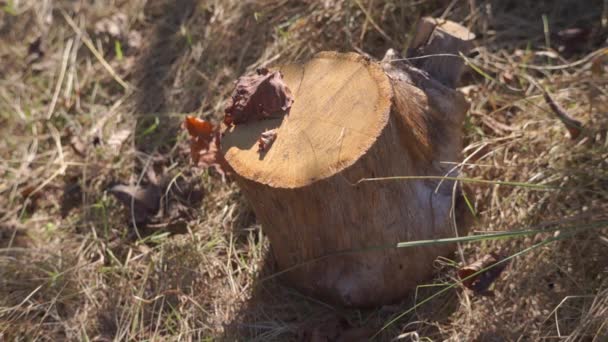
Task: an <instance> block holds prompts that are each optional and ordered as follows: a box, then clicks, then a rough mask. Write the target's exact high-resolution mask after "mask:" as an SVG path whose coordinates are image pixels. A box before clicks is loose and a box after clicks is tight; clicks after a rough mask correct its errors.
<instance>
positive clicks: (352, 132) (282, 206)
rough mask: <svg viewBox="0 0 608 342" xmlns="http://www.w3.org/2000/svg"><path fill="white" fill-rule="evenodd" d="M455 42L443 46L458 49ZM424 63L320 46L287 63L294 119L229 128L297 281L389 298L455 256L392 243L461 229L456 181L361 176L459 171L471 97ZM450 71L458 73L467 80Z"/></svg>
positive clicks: (361, 302) (254, 201)
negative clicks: (270, 134)
mask: <svg viewBox="0 0 608 342" xmlns="http://www.w3.org/2000/svg"><path fill="white" fill-rule="evenodd" d="M432 35H433V33H431V36H432ZM437 39H439V40H441V38H437ZM421 44H425V43H421ZM433 44H438V41H434V42H433ZM448 45H449V47H450V48H449V49H448V50H450V51H447V52H453V51H451V50H453V49H454V48H456V49H461V47H460V46H458V44H452V41H451V40H450V44H448ZM453 60H455V59H445V60H444V62H445V63H451V62H450V61H453ZM459 62H460V60H456V64H457V63H459ZM427 67H429V70H419V69H416V68H415V67H413V66H412V65H409V64H407V63H390V62H387V61H385V62H383V63H379V62H374V61H370V60H369V59H366V58H364V57H362V56H360V55H358V54H353V53H348V54H340V53H335V52H324V53H320V54H318V55H316V56H315V57H314V58H312V59H311V60H310V61H308V62H306V63H304V64H295V65H288V66H282V67H279V69H280V70H281V72H282V73H283V75H284V80H285V82H286V84H287V86H288V87H289V89H291V93H292V94H293V95H294V98H295V102H294V103H293V105H292V108H291V111H290V112H289V113H288V114H286V115H282V116H277V117H275V118H268V119H264V120H259V121H252V122H247V123H244V124H242V125H236V126H233V127H231V128H229V129H228V130H227V131H226V133H225V136H224V138H223V140H222V151H223V153H224V155H225V158H226V161H227V162H228V163H229V164H230V166H232V168H233V169H234V171H235V178H236V181H237V182H238V184H239V186H240V187H241V189H242V191H243V194H244V195H245V196H246V197H247V199H248V200H249V202H250V203H251V205H252V207H253V209H254V211H255V213H256V218H257V219H258V221H259V222H261V223H262V227H263V230H264V232H265V233H266V234H267V235H268V237H269V239H270V242H271V249H272V254H273V256H274V258H275V260H276V262H277V265H278V271H285V272H284V274H283V275H282V278H283V279H284V280H286V281H287V282H288V283H289V284H290V285H291V286H294V287H296V288H297V289H299V290H301V291H303V292H305V293H307V294H309V295H312V296H315V297H317V298H321V299H323V300H329V301H331V302H336V303H339V304H343V305H348V306H372V305H379V304H384V303H389V302H392V301H395V300H398V299H400V298H402V297H403V296H404V295H405V294H407V293H408V292H410V291H412V290H413V289H415V288H416V286H418V285H420V284H422V282H424V281H426V280H428V279H429V277H430V276H431V275H432V274H433V261H434V260H435V259H436V258H437V257H438V256H447V255H449V254H450V253H451V252H453V251H454V249H455V246H454V245H445V244H444V245H435V246H427V247H416V248H407V249H396V248H391V246H395V245H396V244H397V243H398V242H403V241H413V240H424V239H438V238H446V237H452V236H455V235H456V234H457V229H456V228H457V227H455V226H454V224H453V222H454V221H455V220H454V216H453V215H452V214H451V213H452V212H453V210H452V209H453V203H456V204H457V208H456V211H455V212H456V213H459V212H460V209H461V198H460V195H459V194H460V192H459V189H458V188H455V186H456V185H455V184H454V182H451V181H444V182H442V183H441V185H440V182H439V180H435V179H424V180H410V181H390V182H384V181H378V182H362V183H357V182H358V181H359V180H361V179H364V178H370V177H371V178H373V177H395V176H445V175H449V176H455V175H457V172H455V171H453V170H451V169H452V167H453V164H446V163H443V162H457V161H459V160H460V153H461V147H462V134H461V129H462V122H463V120H464V116H465V113H466V111H467V109H468V103H467V102H466V101H465V100H464V97H463V96H462V95H461V94H460V93H458V92H457V91H455V90H454V89H452V88H451V87H450V86H446V84H443V82H441V81H439V80H436V79H434V78H433V77H431V76H430V75H432V74H433V73H434V72H436V70H449V67H446V66H445V65H443V64H441V65H437V64H430V65H427ZM450 73H451V75H450V76H449V79H451V80H454V79H455V78H458V77H459V76H460V70H455V71H450ZM450 84H451V83H450ZM270 129H276V132H277V135H276V139H275V141H274V143H273V144H272V145H271V146H270V147H269V148H268V149H266V150H264V151H260V149H259V148H258V145H257V143H256V142H257V141H258V139H259V138H260V136H261V135H262V133H263V132H265V131H267V130H270ZM454 195H456V198H454ZM459 218H460V217H457V219H459ZM459 228H463V227H462V226H461V227H459ZM463 232H464V230H461V232H460V233H463ZM319 258H320V259H319ZM315 259H318V260H316V261H314V262H310V261H311V260H315Z"/></svg>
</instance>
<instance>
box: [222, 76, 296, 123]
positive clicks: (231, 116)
mask: <svg viewBox="0 0 608 342" xmlns="http://www.w3.org/2000/svg"><path fill="white" fill-rule="evenodd" d="M293 101H294V99H293V95H292V94H291V91H290V90H289V88H288V87H287V85H286V84H285V82H284V81H283V75H282V74H281V72H280V71H273V72H271V71H270V70H268V69H266V68H260V69H258V70H257V71H256V74H255V75H251V76H242V77H240V78H239V79H238V80H237V82H236V86H235V89H234V91H233V93H232V98H231V100H230V102H229V103H228V106H227V107H226V110H225V113H226V116H225V117H224V123H225V124H226V125H227V126H231V125H232V124H235V125H238V124H242V123H245V122H247V121H249V120H251V119H253V120H260V119H264V118H268V117H271V116H274V115H280V114H285V113H289V110H290V109H291V105H292V104H293Z"/></svg>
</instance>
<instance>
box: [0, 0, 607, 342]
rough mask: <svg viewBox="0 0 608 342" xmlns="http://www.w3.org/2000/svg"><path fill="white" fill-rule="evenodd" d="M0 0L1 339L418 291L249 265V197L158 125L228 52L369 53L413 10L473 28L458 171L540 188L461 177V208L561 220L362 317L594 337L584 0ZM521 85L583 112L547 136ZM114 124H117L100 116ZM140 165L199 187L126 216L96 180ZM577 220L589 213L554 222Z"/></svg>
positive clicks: (121, 328)
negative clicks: (142, 215) (573, 130)
mask: <svg viewBox="0 0 608 342" xmlns="http://www.w3.org/2000/svg"><path fill="white" fill-rule="evenodd" d="M0 5H1V6H3V7H2V8H3V9H2V12H0V75H1V77H0V132H1V134H2V137H3V138H2V139H0V156H1V159H2V161H1V162H0V168H1V169H0V172H1V173H2V180H1V181H0V194H1V197H0V340H64V339H67V340H97V341H105V340H113V339H116V340H144V339H145V340H216V339H220V340H259V341H266V340H281V341H284V340H297V339H298V338H300V339H304V338H305V337H306V336H310V334H311V332H314V333H317V334H319V333H320V334H323V332H324V331H326V330H327V331H329V333H327V334H326V335H328V334H329V335H330V333H331V330H332V329H334V328H332V325H333V326H335V325H340V324H343V325H344V323H343V322H342V323H341V322H340V321H346V322H347V323H348V325H350V326H354V327H364V328H369V329H372V330H373V331H377V330H379V329H380V328H381V327H383V326H384V325H385V324H386V323H387V322H389V321H390V320H391V319H392V318H394V317H396V316H397V315H399V314H400V313H403V312H406V311H407V310H408V309H409V308H411V307H412V306H413V305H414V303H415V302H414V300H418V301H420V300H422V299H424V298H427V297H429V296H431V295H432V294H433V293H436V292H437V291H438V289H440V288H441V287H425V288H421V289H420V291H418V293H417V295H416V296H414V294H413V295H412V298H408V299H406V300H404V301H403V302H402V303H399V304H397V305H394V306H387V307H383V308H379V309H376V310H365V311H364V310H348V309H342V308H337V307H333V306H331V305H329V304H326V303H320V302H317V301H315V300H314V299H312V298H307V297H304V296H302V295H301V294H299V293H296V292H294V291H293V290H290V289H289V288H286V287H283V286H281V285H280V283H278V282H277V281H276V280H274V279H270V280H267V279H266V278H265V277H267V276H269V275H271V274H272V273H273V272H274V268H273V264H272V261H271V260H270V258H269V257H268V256H267V254H268V243H267V240H266V238H265V237H264V235H263V234H262V232H261V231H260V227H259V226H258V225H256V223H255V218H254V216H253V213H252V212H251V210H250V208H249V207H248V205H247V203H246V202H245V201H244V200H243V198H242V197H241V195H240V194H239V192H238V189H237V187H236V186H235V185H234V184H225V183H223V182H221V178H220V177H219V176H218V175H217V174H216V173H215V172H213V171H206V170H192V169H191V167H190V166H189V165H188V156H187V149H186V144H185V136H184V134H183V133H180V132H179V131H178V128H179V124H180V122H181V120H182V118H183V116H184V115H185V114H186V113H193V114H195V115H198V116H202V117H205V118H208V119H212V120H218V119H219V115H220V113H221V111H222V108H223V101H224V100H225V99H226V98H227V95H228V94H229V92H230V90H231V86H232V81H233V80H234V79H235V78H236V77H238V76H239V75H241V74H242V73H244V72H247V71H250V70H253V69H254V68H256V67H258V66H260V65H267V64H268V65H273V64H277V63H282V62H288V61H293V60H299V59H305V58H307V57H309V56H311V55H312V54H314V53H315V52H317V51H321V50H341V51H349V50H355V51H359V52H361V53H366V54H369V55H371V56H373V57H375V58H380V57H382V55H383V53H384V51H385V50H386V49H387V48H389V47H393V48H397V49H403V48H404V47H405V46H407V42H408V39H409V38H410V34H411V29H412V27H413V24H414V23H415V21H416V19H417V18H418V17H419V16H420V15H433V16H441V15H443V16H445V17H447V18H450V19H453V20H456V21H459V22H462V23H463V24H465V25H467V26H469V27H470V28H471V29H472V30H473V31H474V32H478V33H480V37H479V40H478V48H477V49H476V52H475V54H474V55H473V56H472V57H471V58H470V60H469V62H470V63H472V64H474V65H475V66H476V68H478V69H479V70H483V72H484V73H485V75H481V74H480V73H478V72H476V71H474V69H473V68H472V69H470V70H469V71H468V72H467V74H466V75H465V77H464V79H463V91H464V92H465V93H466V94H467V96H468V97H469V99H470V101H471V103H472V108H471V111H470V115H469V117H468V119H467V123H466V127H465V132H466V135H467V144H468V146H467V148H466V149H465V155H466V156H467V157H468V158H469V159H468V164H467V165H465V166H464V167H463V170H464V172H465V173H466V174H467V176H469V177H478V178H483V179H488V180H503V181H512V182H526V183H534V184H546V185H551V186H557V187H559V188H560V189H558V190H551V191H538V190H534V189H529V188H524V187H509V186H505V185H475V186H474V190H473V192H472V196H471V198H470V199H471V202H472V205H473V207H474V209H475V211H476V215H477V220H476V223H475V230H476V231H482V232H489V231H507V230H512V229H518V228H526V227H534V228H539V227H564V230H562V231H561V234H563V235H564V236H567V238H564V239H561V240H559V241H557V242H553V243H550V244H545V245H542V246H540V247H538V248H534V249H532V250H531V251H530V252H529V253H526V254H522V255H520V256H517V257H516V258H514V260H513V262H512V265H511V266H510V267H509V268H508V269H507V271H506V272H505V275H504V276H503V277H502V278H501V279H500V280H499V282H498V283H497V284H496V285H495V289H494V290H495V294H496V295H495V297H493V298H486V297H475V296H472V295H471V294H469V293H468V292H466V291H463V290H462V289H460V288H458V287H457V289H455V290H450V291H446V292H445V293H444V294H442V295H441V296H438V297H437V298H434V299H432V300H431V301H429V302H428V303H426V304H424V305H421V306H420V307H417V308H416V310H414V311H412V312H410V313H408V314H406V315H404V316H403V317H401V318H400V319H399V320H397V321H396V322H395V323H393V324H391V325H390V326H389V327H387V329H385V330H383V331H382V332H381V333H380V334H379V335H378V336H377V339H378V340H382V341H389V340H392V339H394V338H396V337H397V336H400V335H401V336H402V337H401V338H402V339H401V340H404V341H408V340H415V337H416V336H419V338H420V339H423V338H424V337H425V338H426V340H453V341H473V340H477V341H503V340H506V341H515V340H525V341H529V340H572V341H578V340H585V341H587V340H588V341H602V340H605V339H606V338H608V311H607V307H608V304H607V301H608V230H606V229H605V228H604V227H605V226H606V219H607V218H608V138H607V135H606V131H607V129H608V93H607V92H608V77H606V72H607V70H606V68H607V67H606V64H605V63H604V64H603V66H602V65H601V64H599V65H600V70H602V68H603V75H601V74H599V73H598V72H597V71H596V72H592V65H591V62H592V58H587V59H585V57H586V56H588V55H590V54H592V53H596V54H597V52H598V51H599V49H600V48H602V46H603V47H605V46H606V43H605V40H606V30H607V28H606V23H605V22H604V27H602V26H601V25H602V20H604V21H605V20H606V19H607V18H606V17H607V16H608V14H607V11H608V9H607V8H606V2H605V1H604V2H602V1H600V0H595V1H560V2H550V1H519V2H516V1H511V0H507V1H498V0H496V1H480V0H469V1H453V2H451V3H448V2H444V1H424V0H423V1H414V0H411V1H388V0H375V1H374V0H365V1H364V0H353V1H345V0H324V1H283V0H266V1H262V0H260V1H240V0H222V1H219V0H217V1H213V0H209V1H193V0H177V1H160V0H159V1H154V0H148V1H145V0H137V1H117V0H113V1H110V0H104V1H95V2H88V1H71V2H68V1H55V2H53V1H49V0H20V1H17V0H13V1H8V2H7V1H4V2H2V1H0ZM602 6H604V7H602ZM602 9H603V12H602ZM117 13H122V14H124V17H122V18H120V17H117V16H116V14H117ZM602 13H603V14H602ZM543 15H545V18H546V23H547V25H546V27H547V29H548V30H544V29H543V19H542V18H543ZM602 15H603V17H602ZM66 16H67V17H68V18H71V19H72V20H73V21H74V26H70V25H69V24H68V21H66V18H65V17H66ZM104 19H105V20H110V22H111V23H113V25H114V26H115V28H116V29H117V30H118V31H117V32H118V33H117V35H115V36H114V37H112V36H111V34H110V33H111V32H108V31H112V30H111V29H110V30H108V29H105V30H104V29H103V27H102V26H103V25H101V24H99V23H100V21H101V20H104ZM96 24H97V26H98V30H97V32H96ZM581 25H583V26H585V25H587V26H589V27H591V28H592V29H593V31H592V34H591V37H590V38H589V39H579V41H582V43H581V44H575V43H566V48H567V49H566V51H562V52H561V53H556V51H555V49H557V48H558V46H559V45H560V42H558V41H556V38H555V36H554V35H552V34H551V33H555V32H557V31H559V30H562V29H564V28H568V27H581ZM99 28H102V30H101V31H99ZM138 35H139V36H140V38H141V39H138V37H137V36H138ZM38 37H40V41H41V43H42V45H41V46H42V49H41V50H42V52H44V53H43V54H39V52H40V51H39V50H40V49H36V46H35V44H32V42H34V41H35V40H36V39H37V38H38ZM117 42H118V43H117ZM547 44H549V46H547ZM602 44H603V45H602ZM579 45H580V46H579ZM28 48H29V50H30V51H28ZM547 51H551V53H547ZM99 57H102V58H99ZM579 60H581V62H580V63H578V62H576V61H579ZM568 63H572V65H568ZM526 65H527V66H526ZM596 69H597V67H596ZM122 79H124V80H125V81H126V82H127V83H128V84H124V85H121V83H122V81H121V80H122ZM125 86H126V88H125ZM540 87H543V88H546V89H547V90H548V91H550V92H551V93H552V94H553V97H554V98H555V99H556V101H558V102H559V103H560V104H561V105H562V106H563V107H564V108H566V109H567V111H568V112H569V113H570V114H571V115H572V116H573V117H575V118H577V119H578V120H580V121H582V122H583V123H584V125H585V131H584V133H583V135H582V136H581V137H580V138H578V139H576V140H571V139H569V138H568V137H567V136H566V134H565V132H566V130H565V128H564V126H563V125H562V124H561V123H560V122H559V121H558V120H557V119H556V118H555V116H554V115H553V114H552V113H551V112H550V111H549V110H548V107H547V105H546V104H545V103H544V102H543V99H542V96H541V94H542V93H541V91H540ZM125 130H126V132H129V133H130V134H129V137H128V138H127V139H126V140H123V139H121V138H120V135H119V134H116V133H117V132H125ZM150 170H154V172H155V173H156V174H159V175H170V176H171V177H173V180H174V182H172V183H171V184H173V187H180V186H181V187H182V188H184V189H186V190H188V189H189V188H192V187H193V186H192V184H199V185H200V184H202V188H203V190H202V191H203V193H204V198H203V200H202V203H199V202H198V201H196V200H193V199H192V198H191V196H186V197H184V196H182V197H179V196H178V195H174V194H173V192H171V193H168V195H167V199H168V200H169V199H170V200H172V201H178V200H179V201H181V208H182V209H183V210H182V212H183V215H182V217H183V218H184V219H185V220H186V221H187V228H186V229H182V230H176V229H173V228H172V227H173V226H171V225H170V226H164V227H162V226H161V227H160V228H150V227H148V228H145V227H139V228H137V229H134V228H133V227H131V221H130V219H129V218H128V217H129V215H128V213H127V212H126V211H125V210H124V209H123V208H122V207H121V205H120V203H118V202H117V201H116V200H115V199H114V198H113V197H111V196H109V195H108V193H107V189H108V187H109V186H110V185H111V184H113V183H115V182H125V183H129V182H131V183H136V182H142V183H146V182H147V181H150V179H149V176H148V177H147V176H146V175H149V174H150ZM190 190H192V189H190ZM180 191H182V190H180ZM182 192H183V191H182ZM588 224H595V226H596V228H595V229H588V230H585V231H581V232H579V233H577V234H575V235H568V234H566V233H567V232H569V230H568V227H577V226H578V227H580V226H584V225H588ZM598 227H599V228H598ZM548 236H550V235H549V234H547V233H539V234H537V235H535V236H531V237H528V238H513V239H507V240H498V241H484V242H481V243H479V242H477V243H467V244H463V245H462V252H463V255H464V256H465V258H466V259H467V260H474V259H476V258H477V257H479V256H481V255H484V254H485V253H487V252H490V251H502V252H504V253H507V254H510V255H513V254H515V253H517V252H519V251H521V250H524V249H525V248H528V247H530V246H532V245H533V244H534V243H538V242H540V241H542V240H543V239H545V238H547V237H548ZM454 260H455V262H461V261H462V260H460V256H454ZM439 264H441V265H440V272H438V276H437V278H436V279H435V280H434V283H442V282H451V281H453V275H454V267H453V266H452V265H453V263H450V262H442V263H439Z"/></svg>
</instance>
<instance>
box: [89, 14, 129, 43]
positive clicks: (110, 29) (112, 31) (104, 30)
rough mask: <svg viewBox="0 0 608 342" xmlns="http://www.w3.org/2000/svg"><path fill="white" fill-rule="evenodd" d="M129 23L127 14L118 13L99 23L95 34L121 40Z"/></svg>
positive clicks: (96, 25) (96, 24)
mask: <svg viewBox="0 0 608 342" xmlns="http://www.w3.org/2000/svg"><path fill="white" fill-rule="evenodd" d="M128 23H129V22H128V18H127V15H126V14H124V13H116V14H114V15H112V16H109V17H106V18H103V19H101V20H99V21H97V22H96V23H95V34H97V35H104V34H106V35H108V36H110V37H112V38H120V37H123V36H124V33H125V32H126V27H127V25H128Z"/></svg>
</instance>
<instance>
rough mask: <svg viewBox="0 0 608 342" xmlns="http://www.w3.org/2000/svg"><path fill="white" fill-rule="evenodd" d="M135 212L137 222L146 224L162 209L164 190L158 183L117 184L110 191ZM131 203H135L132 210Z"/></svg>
mask: <svg viewBox="0 0 608 342" xmlns="http://www.w3.org/2000/svg"><path fill="white" fill-rule="evenodd" d="M108 192H109V193H111V194H112V195H114V197H116V199H118V201H119V202H121V203H122V204H123V205H124V206H125V207H127V208H128V209H129V210H130V212H132V213H133V216H134V218H135V223H137V224H145V223H146V222H148V221H149V219H150V218H151V217H152V216H154V215H156V213H157V212H158V210H159V209H160V198H161V196H162V191H161V189H160V187H159V186H157V185H147V186H137V185H123V184H117V185H114V186H113V187H111V188H110V190H109V191H108ZM131 205H133V208H132V211H131Z"/></svg>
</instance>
